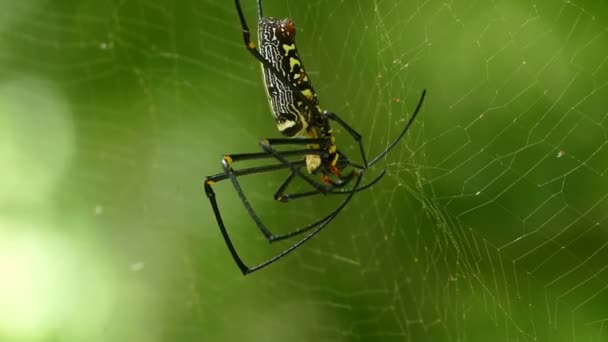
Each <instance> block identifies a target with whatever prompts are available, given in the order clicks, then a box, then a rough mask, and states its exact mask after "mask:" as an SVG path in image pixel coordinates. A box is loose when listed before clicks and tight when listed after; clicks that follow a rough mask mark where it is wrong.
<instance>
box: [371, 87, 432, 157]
mask: <svg viewBox="0 0 608 342" xmlns="http://www.w3.org/2000/svg"><path fill="white" fill-rule="evenodd" d="M425 95H426V89H423V90H422V95H420V100H418V104H417V105H416V110H414V114H412V116H411V117H410V119H409V120H408V122H407V124H406V125H405V127H404V128H403V129H402V130H401V133H399V135H398V136H397V137H396V138H395V140H393V141H392V142H391V143H390V144H389V145H388V147H387V148H385V149H384V151H382V152H380V153H379V154H378V155H377V156H376V157H374V159H372V161H370V162H369V165H368V167H371V166H372V165H374V164H376V163H377V162H378V161H379V160H380V159H382V158H383V157H384V156H385V155H386V154H387V153H388V152H389V151H390V150H392V149H393V147H395V146H396V145H397V143H398V142H399V140H401V138H403V136H404V135H405V133H407V131H408V130H409V129H410V126H412V123H414V120H415V119H416V116H418V113H419V112H420V108H421V107H422V103H423V102H424V96H425Z"/></svg>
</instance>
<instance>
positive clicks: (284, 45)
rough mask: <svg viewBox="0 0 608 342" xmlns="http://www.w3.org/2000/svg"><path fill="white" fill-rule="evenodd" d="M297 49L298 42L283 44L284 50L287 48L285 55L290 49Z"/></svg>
mask: <svg viewBox="0 0 608 342" xmlns="http://www.w3.org/2000/svg"><path fill="white" fill-rule="evenodd" d="M295 49H296V44H291V45H287V44H283V50H285V56H287V55H289V51H293V50H295Z"/></svg>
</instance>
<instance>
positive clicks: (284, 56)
mask: <svg viewBox="0 0 608 342" xmlns="http://www.w3.org/2000/svg"><path fill="white" fill-rule="evenodd" d="M295 33H296V29H295V24H294V22H293V21H292V20H291V19H275V18H270V17H263V18H261V19H260V21H259V34H258V37H259V45H260V53H261V55H262V56H263V57H264V58H265V59H266V60H267V61H268V62H269V64H270V65H272V67H273V68H274V70H277V71H279V72H280V73H281V76H282V77H283V78H284V79H286V80H289V81H290V82H291V85H292V86H290V85H289V84H285V82H283V80H281V79H279V78H278V77H277V76H276V75H275V74H274V73H273V72H272V71H271V70H269V69H268V68H267V67H265V66H262V69H263V75H264V84H265V88H266V96H267V97H268V102H269V104H270V108H271V110H272V114H273V116H274V119H275V123H276V125H277V128H278V129H279V132H281V134H283V135H285V136H287V137H293V136H307V137H309V136H310V132H309V130H308V127H309V123H310V122H311V120H312V116H313V115H315V113H316V112H318V113H320V112H321V111H320V108H318V105H319V102H318V100H317V94H316V93H315V91H314V89H313V87H312V85H311V83H310V80H309V78H308V75H307V74H306V70H305V69H304V65H303V64H302V60H301V58H300V55H299V54H298V49H297V47H296V43H295ZM294 89H295V90H297V91H299V92H300V94H295V93H294ZM302 97H304V98H305V99H306V100H307V101H305V100H304V99H303V98H302ZM305 102H308V103H305ZM310 105H313V106H314V107H315V108H314V109H312V108H309V107H310Z"/></svg>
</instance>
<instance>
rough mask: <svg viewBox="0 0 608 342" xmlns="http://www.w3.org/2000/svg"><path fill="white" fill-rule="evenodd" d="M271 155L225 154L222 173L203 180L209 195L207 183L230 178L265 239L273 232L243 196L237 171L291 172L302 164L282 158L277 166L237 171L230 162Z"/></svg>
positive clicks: (289, 153)
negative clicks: (284, 169) (279, 170)
mask: <svg viewBox="0 0 608 342" xmlns="http://www.w3.org/2000/svg"><path fill="white" fill-rule="evenodd" d="M322 152H323V151H320V150H314V149H303V150H293V151H282V152H279V153H278V154H282V155H283V156H292V155H294V156H301V155H306V154H319V153H322ZM273 157H274V158H276V156H275V155H272V154H269V153H266V152H258V153H241V154H232V155H226V156H224V158H222V168H223V169H224V172H223V174H219V175H214V176H210V177H207V181H206V182H205V192H207V194H208V195H209V193H208V189H211V188H210V187H209V188H207V185H211V184H213V183H214V182H217V181H220V180H223V179H230V181H231V183H232V186H233V187H234V189H235V190H236V192H237V195H238V196H239V198H240V199H241V202H242V203H243V205H244V206H245V209H246V210H247V212H248V213H249V216H251V219H252V220H253V221H254V222H255V224H256V225H257V226H258V229H259V230H260V231H261V232H262V234H264V236H265V237H266V239H267V240H271V239H272V237H273V234H272V232H271V231H270V230H269V229H268V228H267V227H266V226H265V225H264V223H262V220H260V218H259V217H258V215H257V214H256V213H255V211H254V210H253V207H252V206H251V204H250V203H249V200H248V199H247V196H245V193H244V192H243V189H242V188H241V184H240V183H239V181H238V179H237V175H238V174H239V173H240V174H245V172H246V174H254V173H260V172H265V171H268V170H276V169H281V168H291V169H292V172H293V170H294V169H296V170H297V169H298V168H301V167H302V166H303V165H302V163H301V161H296V162H290V161H288V160H287V159H285V158H283V159H284V160H285V161H286V162H283V163H282V164H278V165H280V166H278V165H272V166H260V167H258V168H250V169H246V170H244V171H240V172H238V171H235V170H234V169H233V168H232V164H233V163H235V162H239V161H244V160H258V159H265V158H273ZM295 165H300V166H298V167H296V166H295ZM216 216H217V215H216ZM218 223H219V222H218Z"/></svg>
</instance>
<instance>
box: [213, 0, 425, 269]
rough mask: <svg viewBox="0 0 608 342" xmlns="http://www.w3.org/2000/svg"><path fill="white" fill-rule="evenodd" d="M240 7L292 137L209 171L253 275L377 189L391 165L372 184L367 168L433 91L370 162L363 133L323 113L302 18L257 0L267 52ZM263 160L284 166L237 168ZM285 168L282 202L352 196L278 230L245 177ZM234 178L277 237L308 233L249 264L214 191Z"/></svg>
mask: <svg viewBox="0 0 608 342" xmlns="http://www.w3.org/2000/svg"><path fill="white" fill-rule="evenodd" d="M235 5H236V10H237V12H238V15H239V19H240V21H241V26H242V30H243V39H244V41H245V46H246V47H247V49H248V50H249V52H250V53H251V54H252V55H253V56H254V57H255V58H256V59H257V60H258V61H259V62H260V63H261V64H262V69H263V76H264V84H265V88H266V95H267V97H268V101H269V103H270V108H271V110H272V113H273V115H274V119H275V123H276V125H277V128H278V129H279V132H281V134H283V135H284V136H286V137H287V138H276V139H264V140H262V141H260V143H259V145H260V147H261V149H262V152H257V153H241V154H230V155H225V156H224V158H223V159H222V167H223V170H224V171H223V172H222V173H219V174H215V175H211V176H208V177H207V180H206V181H205V184H204V188H205V193H206V194H207V197H208V198H209V201H210V203H211V207H212V209H213V213H214V215H215V218H216V220H217V223H218V226H219V228H220V231H221V233H222V236H223V237H224V240H225V242H226V245H227V246H228V250H229V251H230V254H231V255H232V257H233V259H234V261H235V262H236V264H237V265H238V267H239V268H240V270H241V272H243V274H249V273H252V272H255V271H258V270H260V269H262V268H264V267H266V266H268V265H270V264H272V263H274V262H276V261H277V260H279V259H281V258H283V257H284V256H285V255H287V254H288V253H290V252H292V251H294V250H295V249H296V248H298V247H300V246H301V245H302V244H303V243H305V242H306V241H308V240H309V239H310V238H312V237H313V236H315V235H316V234H317V233H319V232H320V231H321V230H322V229H323V228H325V227H326V226H327V224H329V223H330V222H331V221H332V220H333V219H334V218H335V217H336V216H337V215H338V214H339V213H340V211H342V209H344V207H345V206H346V204H348V202H349V201H350V200H351V198H352V197H353V195H354V194H355V193H357V192H359V191H362V190H365V189H367V188H369V187H371V186H372V185H374V184H375V183H376V182H378V181H379V180H380V179H381V178H382V177H383V176H384V174H385V171H386V170H384V171H382V172H381V173H380V174H379V175H378V176H377V177H376V178H374V179H373V180H372V181H370V182H369V183H367V184H365V185H361V179H362V177H361V176H362V175H363V173H364V172H365V171H366V170H367V169H368V168H370V167H371V166H372V165H374V164H376V163H377V162H378V161H379V160H380V159H381V158H383V157H384V156H385V155H386V154H387V153H388V152H389V151H390V150H391V149H392V148H393V147H395V145H397V143H398V142H399V141H400V140H401V138H403V136H404V135H405V133H406V132H407V131H408V129H409V128H410V126H411V125H412V123H413V122H414V119H415V118H416V116H417V115H418V112H419V110H420V107H421V106H422V103H423V101H424V96H425V94H426V91H425V90H423V91H422V95H421V96H420V100H419V101H418V105H417V106H416V109H415V111H414V114H412V117H411V118H410V119H409V121H408V122H407V124H406V125H405V127H404V128H403V129H402V131H401V132H400V133H399V135H398V136H397V138H396V139H395V140H393V141H392V142H391V143H390V144H389V145H388V146H387V147H386V149H384V151H382V152H380V154H378V155H377V156H376V157H375V158H373V159H372V160H371V161H369V162H368V161H367V157H366V155H365V152H364V149H363V143H362V141H361V140H362V139H361V135H360V134H359V133H357V131H355V130H354V129H353V128H352V127H350V126H349V125H348V124H347V123H346V122H345V121H344V120H342V119H341V118H340V117H339V116H338V115H337V114H335V113H332V112H330V111H326V110H322V109H321V107H320V106H319V101H318V99H317V94H316V92H315V91H314V89H313V88H312V84H311V83H310V79H309V78H308V75H307V74H306V71H305V69H304V65H303V64H302V60H301V58H300V55H299V54H298V50H297V48H296V44H295V34H296V27H295V24H294V22H293V21H292V20H291V19H276V18H271V17H264V16H263V15H262V1H261V0H257V11H258V40H259V45H260V50H258V49H257V48H256V45H255V43H253V42H252V41H251V38H250V32H249V27H248V26H247V22H246V20H245V16H244V15H243V10H242V8H241V4H240V2H239V0H235ZM330 121H333V122H335V123H337V124H338V125H340V126H341V127H342V128H344V129H345V130H346V131H347V132H348V133H349V134H350V136H351V137H352V138H353V139H354V140H355V141H356V142H357V144H358V146H359V151H360V153H361V159H362V160H363V165H358V164H355V163H353V162H351V161H350V160H349V158H348V157H347V156H346V155H345V154H344V153H342V152H341V151H340V150H339V149H338V147H337V146H336V143H335V137H334V135H333V131H332V129H331V126H330ZM279 146H296V147H297V146H301V147H302V148H301V149H295V150H278V149H277V148H276V147H279ZM293 157H300V158H301V159H298V160H295V161H294V160H290V159H289V158H293ZM260 159H272V160H274V161H275V162H276V163H273V164H269V165H262V166H257V167H251V168H245V169H234V168H233V166H232V165H233V164H234V163H236V162H239V161H245V160H260ZM347 168H351V169H352V170H351V171H350V172H345V171H344V170H345V169H347ZM284 169H288V170H289V171H290V173H289V176H288V177H287V179H285V181H284V182H283V183H282V184H281V185H280V186H279V188H278V189H277V191H276V193H275V195H274V198H275V199H276V200H277V201H280V202H289V201H291V200H295V199H301V198H305V197H310V196H314V195H319V194H323V195H343V196H345V198H344V199H343V200H342V202H340V204H339V205H338V206H337V207H336V208H335V209H334V210H332V211H331V212H330V213H329V214H328V215H326V216H325V217H323V218H321V219H320V220H318V221H316V222H314V223H311V224H309V225H307V226H304V227H300V228H298V229H295V230H293V231H292V232H290V233H287V234H282V235H275V234H274V233H272V232H271V231H270V230H269V229H268V228H267V227H266V225H265V224H264V223H262V221H261V220H260V218H259V217H258V215H257V214H256V212H255V211H254V210H253V208H252V207H251V204H250V203H249V200H248V199H247V196H246V195H245V193H244V192H243V190H242V188H241V185H240V183H239V181H238V178H239V177H241V176H245V175H251V174H258V173H265V172H272V171H277V170H284ZM304 169H305V171H304ZM308 174H313V175H319V176H320V179H321V182H319V181H317V180H315V179H313V178H311V177H310V176H308ZM295 177H299V178H301V179H303V180H304V181H305V182H306V183H308V184H309V185H310V186H311V187H312V189H311V190H310V191H305V192H300V193H288V192H287V189H288V187H289V185H290V184H291V182H292V181H293V179H294V178H295ZM226 179H229V180H230V181H231V183H232V185H233V186H234V188H235V190H236V192H237V194H238V196H239V197H240V199H241V201H242V203H243V205H244V206H245V209H246V210H247V212H248V213H249V216H250V217H251V219H252V220H253V221H254V222H255V224H256V225H257V227H258V229H259V230H260V231H261V232H262V234H264V236H265V237H266V239H267V240H268V241H269V242H274V241H279V240H284V239H287V238H291V237H294V236H297V235H301V234H304V233H307V234H305V235H304V236H303V237H302V238H301V239H300V240H298V241H297V242H295V243H294V244H293V245H291V246H290V247H288V248H287V249H285V250H283V251H282V252H281V253H279V254H278V255H276V256H274V257H272V258H270V259H268V260H266V261H264V262H262V263H260V264H258V265H256V266H253V267H249V266H247V265H245V263H244V262H243V260H242V259H241V257H240V256H239V254H238V253H237V251H236V248H235V247H234V244H233V243H232V240H231V239H230V236H229V235H228V231H227V230H226V227H225V226H224V221H223V220H222V215H221V213H220V209H219V206H218V204H217V200H216V198H215V192H214V191H213V189H212V185H213V184H215V183H217V182H220V181H223V180H226ZM351 184H352V185H351ZM349 185H351V186H349Z"/></svg>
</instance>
